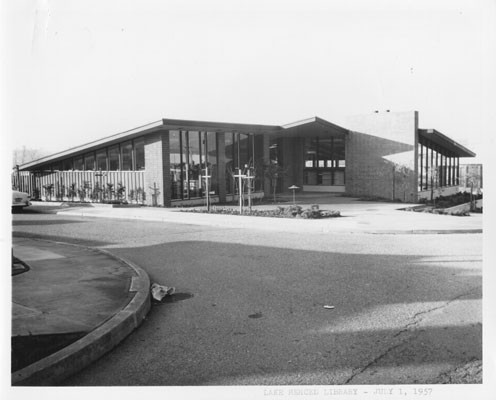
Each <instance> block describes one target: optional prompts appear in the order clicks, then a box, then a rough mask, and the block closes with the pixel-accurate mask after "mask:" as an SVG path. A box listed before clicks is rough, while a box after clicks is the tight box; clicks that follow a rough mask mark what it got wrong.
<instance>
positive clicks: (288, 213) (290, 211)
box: [182, 205, 341, 219]
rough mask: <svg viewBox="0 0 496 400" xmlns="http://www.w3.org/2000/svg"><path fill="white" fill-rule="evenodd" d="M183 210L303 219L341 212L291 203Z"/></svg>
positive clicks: (335, 215)
mask: <svg viewBox="0 0 496 400" xmlns="http://www.w3.org/2000/svg"><path fill="white" fill-rule="evenodd" d="M182 211H183V212H196V213H203V214H222V215H245V216H250V217H269V218H302V219H321V218H336V217H340V216H341V213H340V212H339V211H335V210H319V207H318V206H316V205H314V206H311V207H310V208H307V209H303V208H302V207H301V206H297V205H291V206H287V207H281V206H278V207H277V208H276V209H271V210H260V209H252V210H249V209H247V208H246V209H244V210H243V212H242V213H240V212H239V209H238V208H230V207H217V206H214V207H211V208H210V210H207V209H206V208H195V209H191V210H182Z"/></svg>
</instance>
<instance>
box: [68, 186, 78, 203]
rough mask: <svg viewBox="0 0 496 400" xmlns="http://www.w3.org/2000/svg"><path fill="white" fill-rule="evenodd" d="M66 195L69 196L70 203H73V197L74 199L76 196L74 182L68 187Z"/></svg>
mask: <svg viewBox="0 0 496 400" xmlns="http://www.w3.org/2000/svg"><path fill="white" fill-rule="evenodd" d="M68 195H69V197H70V199H71V201H74V197H76V195H77V190H76V184H75V183H74V182H73V183H71V185H70V186H69V193H68Z"/></svg>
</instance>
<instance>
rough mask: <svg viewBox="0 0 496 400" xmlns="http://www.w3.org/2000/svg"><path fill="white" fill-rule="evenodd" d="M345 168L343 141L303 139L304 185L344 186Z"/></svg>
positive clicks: (317, 138)
mask: <svg viewBox="0 0 496 400" xmlns="http://www.w3.org/2000/svg"><path fill="white" fill-rule="evenodd" d="M345 166H346V160H345V144H344V139H342V138H336V137H313V138H306V139H305V171H304V172H305V173H304V175H303V183H304V184H305V185H323V186H342V185H344V184H345Z"/></svg>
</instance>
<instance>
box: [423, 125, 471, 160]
mask: <svg viewBox="0 0 496 400" xmlns="http://www.w3.org/2000/svg"><path fill="white" fill-rule="evenodd" d="M419 133H420V135H422V136H423V137H425V138H426V139H430V140H432V139H433V138H435V139H438V141H439V142H441V143H438V142H436V143H438V144H440V145H444V146H445V147H446V145H448V146H453V147H455V148H456V150H458V152H460V153H462V154H463V155H459V157H475V156H476V154H475V153H474V152H473V151H471V150H469V149H467V148H466V147H465V146H463V145H461V144H460V143H458V142H456V141H455V140H453V139H451V138H449V137H448V136H446V135H444V134H442V133H441V132H439V131H437V130H435V129H419ZM433 141H436V140H433Z"/></svg>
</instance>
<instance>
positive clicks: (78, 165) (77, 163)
mask: <svg viewBox="0 0 496 400" xmlns="http://www.w3.org/2000/svg"><path fill="white" fill-rule="evenodd" d="M83 169H84V164H83V157H76V158H75V159H74V170H75V171H82V170H83Z"/></svg>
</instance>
